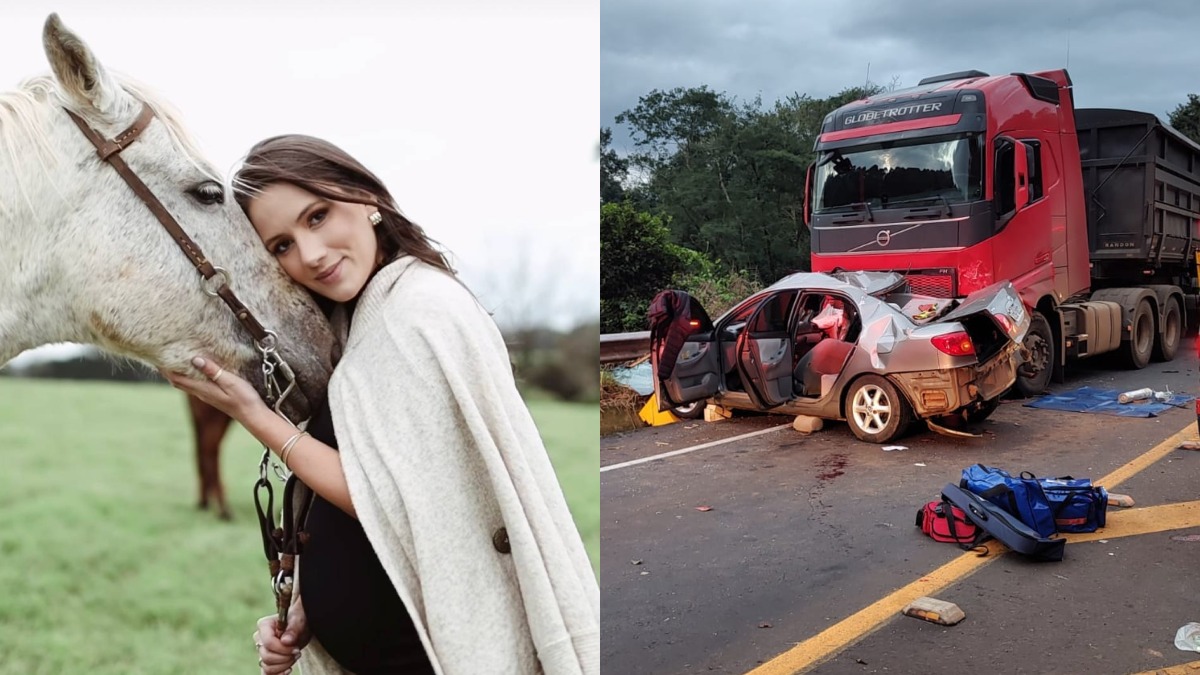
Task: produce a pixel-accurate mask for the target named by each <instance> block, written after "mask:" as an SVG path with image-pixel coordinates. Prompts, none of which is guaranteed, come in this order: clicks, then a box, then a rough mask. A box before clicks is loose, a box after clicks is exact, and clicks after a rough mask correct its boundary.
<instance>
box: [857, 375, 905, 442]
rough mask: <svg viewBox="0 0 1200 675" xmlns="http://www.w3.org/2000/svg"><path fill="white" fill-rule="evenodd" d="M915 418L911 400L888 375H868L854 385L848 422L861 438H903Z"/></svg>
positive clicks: (884, 440) (886, 440)
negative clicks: (886, 376)
mask: <svg viewBox="0 0 1200 675" xmlns="http://www.w3.org/2000/svg"><path fill="white" fill-rule="evenodd" d="M911 421H912V409H911V408H910V407H909V406H908V401H907V400H905V398H904V396H903V395H902V394H901V393H900V392H899V391H898V390H897V389H896V387H895V385H893V384H892V383H891V382H889V381H888V380H887V378H885V377H880V376H879V375H864V376H863V377H861V378H859V379H858V380H855V382H854V384H853V385H851V386H850V392H849V394H848V395H847V396H846V422H847V423H848V424H849V425H850V431H852V432H854V435H855V436H857V437H858V438H859V439H860V440H863V441H866V442H868V443H887V442H888V441H891V440H893V439H896V438H899V437H900V435H901V434H903V433H904V432H905V431H906V430H907V429H908V425H909V422H911Z"/></svg>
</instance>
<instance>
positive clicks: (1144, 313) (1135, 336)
mask: <svg viewBox="0 0 1200 675" xmlns="http://www.w3.org/2000/svg"><path fill="white" fill-rule="evenodd" d="M1132 324H1133V327H1132V329H1131V330H1130V335H1129V342H1127V343H1126V345H1127V349H1126V350H1125V354H1124V357H1125V365H1126V366H1128V367H1130V368H1133V369H1134V370H1139V369H1141V368H1145V367H1146V364H1147V363H1150V353H1151V352H1153V351H1154V317H1153V316H1151V314H1150V303H1148V302H1146V301H1145V300H1142V301H1141V302H1139V303H1138V306H1137V309H1135V310H1134V311H1133V322H1132Z"/></svg>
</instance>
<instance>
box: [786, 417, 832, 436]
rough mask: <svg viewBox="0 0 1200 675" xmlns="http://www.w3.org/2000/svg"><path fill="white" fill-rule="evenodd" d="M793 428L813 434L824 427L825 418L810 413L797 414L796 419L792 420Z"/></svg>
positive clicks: (803, 432)
mask: <svg viewBox="0 0 1200 675" xmlns="http://www.w3.org/2000/svg"><path fill="white" fill-rule="evenodd" d="M792 428H793V429H795V430H796V431H799V432H800V433H802V434H811V433H812V432H814V431H820V430H821V429H824V428H825V420H823V419H821V418H820V417H812V416H810V415H796V419H795V420H793V421H792Z"/></svg>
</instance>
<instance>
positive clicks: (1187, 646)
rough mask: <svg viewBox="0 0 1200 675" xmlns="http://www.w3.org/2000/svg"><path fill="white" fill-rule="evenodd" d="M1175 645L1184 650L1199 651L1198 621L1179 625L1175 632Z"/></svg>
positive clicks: (1199, 631)
mask: <svg viewBox="0 0 1200 675" xmlns="http://www.w3.org/2000/svg"><path fill="white" fill-rule="evenodd" d="M1175 646H1176V647H1178V648H1179V649H1182V650H1183V651H1185V652H1200V623H1196V622H1195V621H1193V622H1191V623H1189V624H1185V625H1183V626H1180V627H1179V630H1178V631H1177V632H1176V633H1175Z"/></svg>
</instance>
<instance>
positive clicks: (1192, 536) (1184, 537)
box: [1171, 534, 1200, 541]
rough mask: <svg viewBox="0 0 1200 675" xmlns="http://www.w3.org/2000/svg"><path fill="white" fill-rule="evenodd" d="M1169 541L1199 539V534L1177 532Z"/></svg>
mask: <svg viewBox="0 0 1200 675" xmlns="http://www.w3.org/2000/svg"><path fill="white" fill-rule="evenodd" d="M1171 541H1200V534H1177V535H1175V536H1174V537H1171Z"/></svg>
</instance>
